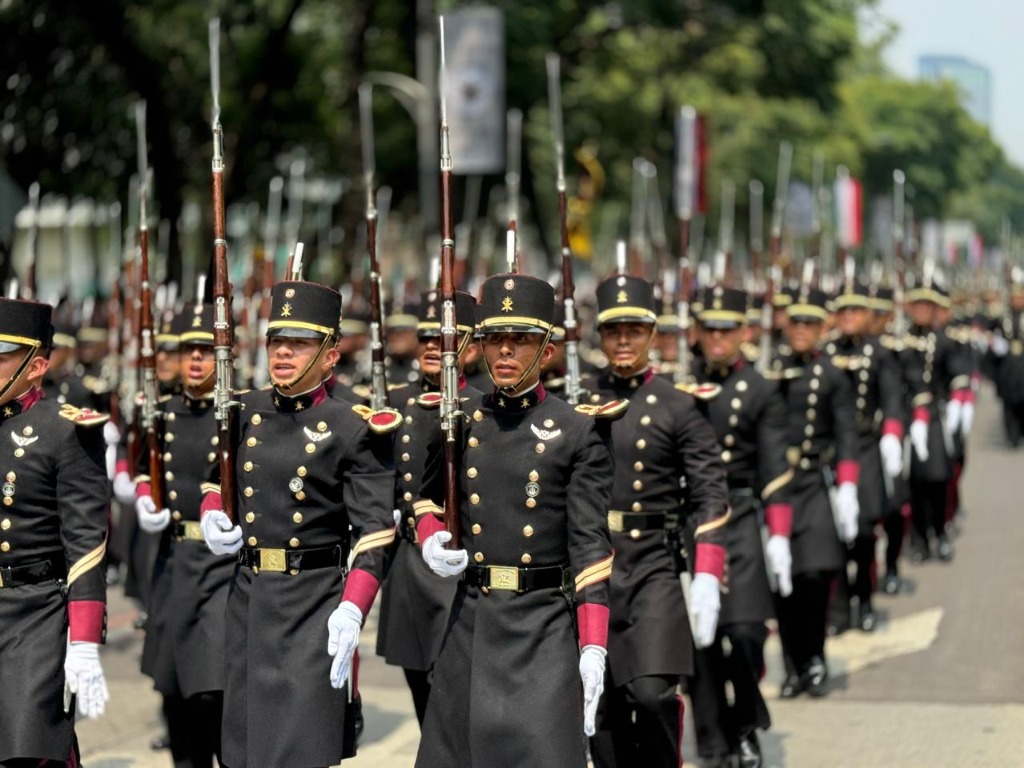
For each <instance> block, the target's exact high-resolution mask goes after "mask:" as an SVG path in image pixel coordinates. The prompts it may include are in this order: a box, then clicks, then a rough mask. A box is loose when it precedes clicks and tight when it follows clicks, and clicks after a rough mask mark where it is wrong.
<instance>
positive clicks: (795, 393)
mask: <svg viewBox="0 0 1024 768" xmlns="http://www.w3.org/2000/svg"><path fill="white" fill-rule="evenodd" d="M827 301H828V298H827V297H826V295H825V294H824V293H822V292H821V291H819V290H817V289H813V288H810V287H808V286H803V287H801V288H800V290H799V291H798V292H797V295H796V297H795V298H794V299H793V302H792V303H791V304H790V305H789V306H787V307H786V315H787V322H786V336H787V344H788V346H789V348H790V349H791V350H792V351H791V354H790V355H788V356H787V357H781V358H777V359H776V360H774V361H773V362H772V372H773V374H774V375H776V376H778V377H779V378H780V391H781V392H782V395H783V397H784V399H785V401H786V412H787V425H788V426H787V441H786V442H787V445H788V447H787V449H786V457H787V459H788V460H789V464H790V466H791V467H792V468H793V473H794V474H793V480H792V481H791V483H790V492H789V499H790V503H791V504H792V506H793V527H792V534H791V536H790V547H791V555H792V561H793V562H792V574H793V592H792V594H791V595H789V596H788V597H781V596H780V599H779V601H778V619H779V635H780V638H781V640H782V650H783V656H784V659H785V662H786V673H787V674H786V679H785V680H784V682H783V684H782V690H781V694H782V697H783V698H792V697H794V696H797V695H799V694H800V693H801V692H802V691H807V692H808V693H810V694H811V695H812V696H824V695H825V694H827V693H828V667H827V666H826V664H825V621H826V614H827V611H828V600H829V590H830V588H831V585H832V582H833V580H834V579H835V577H836V573H837V572H838V571H839V570H840V569H841V568H843V567H844V565H845V562H846V558H845V554H844V552H843V548H842V546H841V544H840V536H839V535H837V527H838V529H839V532H838V533H841V536H842V539H843V541H845V542H850V541H853V539H854V538H855V537H856V535H857V530H858V518H859V515H860V509H859V505H858V501H857V482H858V479H859V472H860V467H859V464H858V461H857V431H856V422H855V420H854V395H853V392H852V390H851V386H850V381H849V379H848V377H847V376H846V375H845V374H844V373H843V372H842V371H840V370H839V369H838V368H836V367H835V366H834V365H833V364H832V362H831V361H830V360H829V358H828V357H827V356H825V355H822V354H821V349H820V347H819V344H820V342H821V338H822V334H823V330H824V324H825V318H826V317H827V316H828V310H827V309H826V305H827ZM833 467H834V469H833ZM831 488H835V497H836V498H835V503H836V510H835V512H834V513H833V509H832V504H831V502H830V498H829V493H830V489H831Z"/></svg>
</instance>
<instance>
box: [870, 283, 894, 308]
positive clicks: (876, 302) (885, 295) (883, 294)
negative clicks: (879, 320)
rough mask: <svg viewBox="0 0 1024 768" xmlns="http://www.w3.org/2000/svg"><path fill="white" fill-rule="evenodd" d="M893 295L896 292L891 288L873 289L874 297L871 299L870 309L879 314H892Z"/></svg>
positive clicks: (879, 287) (880, 287)
mask: <svg viewBox="0 0 1024 768" xmlns="http://www.w3.org/2000/svg"><path fill="white" fill-rule="evenodd" d="M895 295H896V291H895V290H894V289H893V288H887V287H885V286H882V285H880V286H878V287H877V288H875V295H874V296H873V297H872V299H871V308H872V309H873V310H874V311H875V312H879V313H881V314H886V313H888V312H892V310H893V307H894V306H895V301H894V297H895Z"/></svg>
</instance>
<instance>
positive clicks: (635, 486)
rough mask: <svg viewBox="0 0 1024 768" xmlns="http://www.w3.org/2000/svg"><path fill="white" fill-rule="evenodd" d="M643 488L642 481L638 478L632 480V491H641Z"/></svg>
mask: <svg viewBox="0 0 1024 768" xmlns="http://www.w3.org/2000/svg"><path fill="white" fill-rule="evenodd" d="M643 489H644V484H643V482H641V481H640V480H634V481H633V490H634V491H642V490H643Z"/></svg>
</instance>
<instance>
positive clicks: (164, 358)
mask: <svg viewBox="0 0 1024 768" xmlns="http://www.w3.org/2000/svg"><path fill="white" fill-rule="evenodd" d="M180 375H181V358H180V357H179V355H178V352H168V351H167V350H165V349H158V350H157V351H156V377H157V379H158V380H159V381H162V382H164V383H165V384H166V383H168V382H172V381H175V380H176V379H177V378H178V376H180Z"/></svg>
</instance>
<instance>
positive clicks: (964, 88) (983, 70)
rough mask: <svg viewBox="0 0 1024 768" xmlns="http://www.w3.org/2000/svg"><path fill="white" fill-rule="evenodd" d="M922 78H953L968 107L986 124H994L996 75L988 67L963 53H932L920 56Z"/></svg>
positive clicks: (919, 66)
mask: <svg viewBox="0 0 1024 768" xmlns="http://www.w3.org/2000/svg"><path fill="white" fill-rule="evenodd" d="M917 69H918V76H919V77H920V78H921V79H922V80H952V81H953V82H954V83H955V84H956V86H957V88H959V90H960V92H961V93H962V94H963V99H964V101H963V103H964V107H965V108H966V109H967V111H968V112H969V113H970V115H971V117H973V118H974V119H975V120H977V121H978V122H979V123H982V124H983V125H991V124H992V75H991V73H990V72H989V71H988V67H983V66H981V65H980V64H975V63H974V62H973V61H969V60H967V59H965V58H963V57H962V56H946V55H937V54H932V55H928V56H921V57H920V58H919V59H918V60H917Z"/></svg>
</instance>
